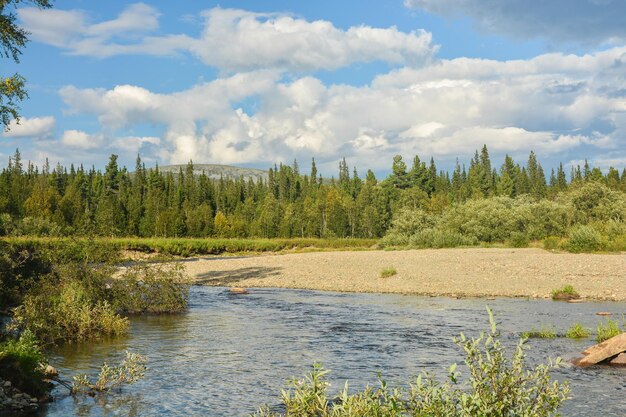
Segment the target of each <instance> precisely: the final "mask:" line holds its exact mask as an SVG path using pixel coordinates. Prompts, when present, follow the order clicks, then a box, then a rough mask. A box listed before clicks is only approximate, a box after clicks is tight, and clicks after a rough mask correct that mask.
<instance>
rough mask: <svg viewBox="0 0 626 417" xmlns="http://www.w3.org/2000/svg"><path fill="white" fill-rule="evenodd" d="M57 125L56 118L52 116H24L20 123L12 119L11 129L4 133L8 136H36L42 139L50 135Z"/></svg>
mask: <svg viewBox="0 0 626 417" xmlns="http://www.w3.org/2000/svg"><path fill="white" fill-rule="evenodd" d="M54 125H55V119H54V117H52V116H45V117H31V118H27V117H22V118H20V121H19V123H18V122H17V121H15V120H11V123H9V130H8V131H7V132H4V133H3V134H2V135H3V136H4V137H7V138H35V139H41V138H46V137H49V136H50V135H51V134H52V132H53V130H54Z"/></svg>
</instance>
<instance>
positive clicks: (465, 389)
mask: <svg viewBox="0 0 626 417" xmlns="http://www.w3.org/2000/svg"><path fill="white" fill-rule="evenodd" d="M489 315H490V321H491V331H490V333H489V334H488V335H487V336H486V337H485V336H484V335H481V336H480V337H478V338H472V339H467V338H466V337H465V336H464V335H463V334H461V335H460V337H458V338H455V339H454V342H455V343H456V345H457V346H459V347H460V348H461V349H462V350H463V351H464V352H465V354H466V359H465V364H466V365H467V367H468V371H469V377H468V379H467V381H465V382H462V381H460V380H459V373H458V372H456V365H452V366H451V367H450V370H449V375H448V380H447V382H445V383H443V384H440V383H438V382H436V381H435V380H434V379H433V378H432V377H430V376H429V375H428V374H423V375H420V376H419V377H418V378H417V380H416V381H415V383H413V384H410V388H409V389H408V390H407V389H404V388H390V387H388V386H387V384H386V383H385V381H384V380H382V379H380V387H379V388H371V387H370V388H366V389H365V390H364V391H361V392H357V393H355V394H349V393H348V387H347V384H346V387H345V388H344V390H343V391H342V392H340V393H339V395H338V396H337V398H336V399H335V400H332V399H331V398H329V397H328V394H327V390H328V386H329V384H328V382H327V380H326V375H327V373H328V371H326V370H324V369H322V367H321V366H320V365H314V367H313V371H312V372H311V373H310V374H309V375H307V376H306V377H305V378H304V379H303V380H299V381H298V380H294V381H293V382H292V388H291V390H289V391H283V393H282V404H283V406H284V410H285V413H284V414H282V415H284V416H294V417H297V416H301V417H307V416H316V417H331V416H332V417H361V416H379V417H392V416H393V417H396V416H398V417H400V416H450V417H466V416H494V417H495V416H526V417H543V416H556V415H558V414H557V411H558V409H559V408H560V406H561V405H562V403H563V402H564V401H565V400H567V399H568V394H569V387H568V385H567V383H564V384H562V383H559V382H558V381H552V379H551V377H550V371H551V370H553V369H554V368H557V367H559V366H560V360H559V359H557V360H556V361H555V362H550V363H548V364H547V365H538V366H536V367H535V368H531V369H528V368H527V366H526V364H525V356H526V355H525V350H526V345H525V341H524V340H521V341H520V342H519V344H518V346H517V349H516V350H515V353H514V354H513V356H512V358H511V359H509V358H508V356H507V355H506V352H505V349H504V347H503V346H502V344H501V342H500V340H499V338H500V334H499V333H498V332H497V330H496V324H495V321H494V320H493V316H492V315H491V312H489ZM280 415H281V414H279V413H276V412H274V411H272V410H271V409H270V408H269V407H268V406H265V407H263V408H261V409H260V410H259V412H258V413H257V416H259V417H275V416H280Z"/></svg>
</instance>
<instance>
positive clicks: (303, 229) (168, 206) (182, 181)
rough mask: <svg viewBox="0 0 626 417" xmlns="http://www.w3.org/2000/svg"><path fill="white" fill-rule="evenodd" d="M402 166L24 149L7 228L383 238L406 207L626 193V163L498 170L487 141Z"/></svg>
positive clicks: (7, 196)
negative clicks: (38, 157) (236, 165)
mask: <svg viewBox="0 0 626 417" xmlns="http://www.w3.org/2000/svg"><path fill="white" fill-rule="evenodd" d="M391 168H392V169H391V174H390V175H389V176H388V177H387V178H385V179H383V180H381V181H379V180H378V179H377V178H376V176H375V175H374V173H373V172H372V171H371V170H368V171H367V173H366V175H365V177H364V178H362V177H361V176H359V174H358V172H357V169H356V168H354V169H353V170H352V172H350V169H349V167H348V165H347V163H346V161H345V159H343V160H341V161H340V163H339V172H338V176H337V178H334V177H332V178H330V179H324V178H323V177H322V176H321V175H319V173H318V172H317V168H316V165H315V160H314V159H313V160H312V163H311V167H310V171H309V173H308V174H302V173H301V172H300V168H299V166H298V163H297V161H294V163H293V165H291V166H289V165H285V164H280V165H278V166H276V165H275V166H274V167H272V168H270V169H269V172H268V177H267V179H264V180H263V179H262V180H257V181H254V180H252V179H245V178H243V177H240V178H220V179H217V180H215V179H211V178H209V177H208V176H207V175H206V174H205V173H204V172H202V173H201V174H199V175H198V174H197V173H196V174H194V166H193V163H192V162H189V163H188V164H187V166H186V167H185V168H182V167H181V169H180V171H179V172H178V173H177V174H173V173H172V172H170V171H168V172H163V171H160V170H159V167H158V165H157V166H155V167H154V168H146V166H145V164H144V163H143V162H142V161H141V159H140V158H139V157H137V161H136V165H135V170H134V171H133V172H130V171H129V170H128V169H127V168H126V167H120V166H119V165H118V162H117V155H111V157H110V159H109V162H108V164H107V165H106V167H105V169H104V171H101V170H96V169H95V168H93V167H92V168H90V169H85V168H84V167H83V166H82V165H80V166H78V167H76V166H74V165H71V166H70V167H69V168H68V167H63V166H61V165H57V166H56V167H55V168H54V169H51V168H50V166H49V164H48V163H47V162H46V163H45V164H44V165H43V166H42V167H41V168H40V167H37V166H34V165H33V164H32V163H31V162H28V163H27V164H26V166H24V163H23V162H22V158H21V155H20V152H19V150H17V151H16V152H15V154H14V155H13V156H12V157H11V158H9V163H8V166H7V167H6V168H4V169H3V170H2V172H1V173H0V213H2V214H1V215H0V234H4V235H8V234H25V235H102V236H145V237H153V236H158V237H174V236H176V237H187V236H189V237H266V238H272V237H338V238H345V237H362V238H377V237H381V236H383V235H384V234H385V232H386V231H387V229H388V228H389V227H390V225H391V220H392V218H393V216H394V213H397V212H399V211H400V210H402V209H416V208H419V209H421V210H425V211H426V212H429V213H434V214H436V213H441V212H443V211H445V210H446V209H447V208H449V207H451V206H454V205H458V204H460V203H464V202H466V201H468V200H477V199H485V198H490V197H495V196H508V197H517V196H521V195H528V196H530V197H531V198H534V199H536V200H541V199H553V198H555V196H556V195H557V194H559V193H561V192H564V191H567V190H568V189H570V188H572V187H576V186H577V185H580V184H584V183H588V182H600V183H603V184H604V185H606V186H607V187H609V188H611V189H613V190H621V191H626V169H625V170H623V171H622V173H621V175H620V173H619V171H618V170H616V169H614V168H610V169H609V170H608V171H607V172H606V174H605V173H603V172H602V171H601V170H600V169H599V168H592V167H590V166H589V164H588V163H587V162H585V164H584V165H583V167H580V166H577V167H572V168H571V170H570V172H569V173H567V174H566V172H565V170H564V168H563V164H560V165H559V166H558V168H557V169H556V170H552V171H551V172H550V175H546V173H545V172H544V170H543V168H542V166H541V164H540V163H539V162H538V160H537V157H536V155H535V153H534V152H530V155H529V157H528V160H527V162H526V164H525V165H521V164H519V163H516V162H515V161H514V160H513V158H511V157H510V156H508V155H507V156H506V157H505V158H504V161H503V163H502V165H501V166H500V167H499V168H496V167H494V166H493V165H492V162H491V159H490V157H489V151H488V149H487V146H483V148H482V150H481V151H480V152H478V151H476V152H475V154H474V156H473V158H472V159H471V161H470V162H469V166H468V167H466V166H465V165H464V164H463V165H461V164H459V162H458V161H457V163H456V166H455V168H454V170H453V171H452V172H448V171H444V170H438V169H437V166H436V164H435V161H434V159H432V158H431V159H430V161H429V163H426V162H425V161H422V160H421V159H420V158H419V156H415V157H414V158H413V161H412V163H411V166H410V167H409V166H408V165H407V164H406V163H405V162H404V160H403V158H402V157H401V156H399V155H397V156H395V157H394V158H393V161H392V164H391Z"/></svg>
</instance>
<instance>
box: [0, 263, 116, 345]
mask: <svg viewBox="0 0 626 417" xmlns="http://www.w3.org/2000/svg"><path fill="white" fill-rule="evenodd" d="M109 276H110V270H107V269H104V268H90V267H88V266H86V265H79V264H71V265H63V266H59V267H56V268H55V270H54V272H53V273H51V274H49V275H48V276H47V277H46V278H45V279H43V280H42V282H41V283H40V284H39V285H37V287H35V288H34V289H33V290H32V291H31V292H29V294H27V295H26V296H25V297H24V301H23V304H22V305H21V306H19V307H18V308H16V309H15V314H14V317H13V321H12V323H11V326H12V327H13V328H14V329H18V330H29V331H31V332H32V333H34V334H35V335H36V336H37V338H38V339H39V340H41V341H42V342H43V343H45V344H56V343H59V342H64V341H70V342H73V341H83V340H89V339H95V338H100V337H103V336H114V335H119V334H123V333H125V332H126V330H127V328H128V320H127V319H125V318H123V317H121V316H120V315H119V314H117V313H116V311H115V310H114V308H113V306H112V305H111V303H110V301H109V300H108V296H107V289H106V287H107V278H108V277H109Z"/></svg>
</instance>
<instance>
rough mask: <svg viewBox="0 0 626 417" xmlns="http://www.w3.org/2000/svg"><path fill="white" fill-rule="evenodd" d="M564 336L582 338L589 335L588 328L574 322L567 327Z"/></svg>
mask: <svg viewBox="0 0 626 417" xmlns="http://www.w3.org/2000/svg"><path fill="white" fill-rule="evenodd" d="M566 336H567V337H569V338H570V339H584V338H587V337H589V329H588V328H586V327H584V326H583V325H582V324H580V323H574V324H572V325H571V326H570V328H569V329H567V333H566Z"/></svg>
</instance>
